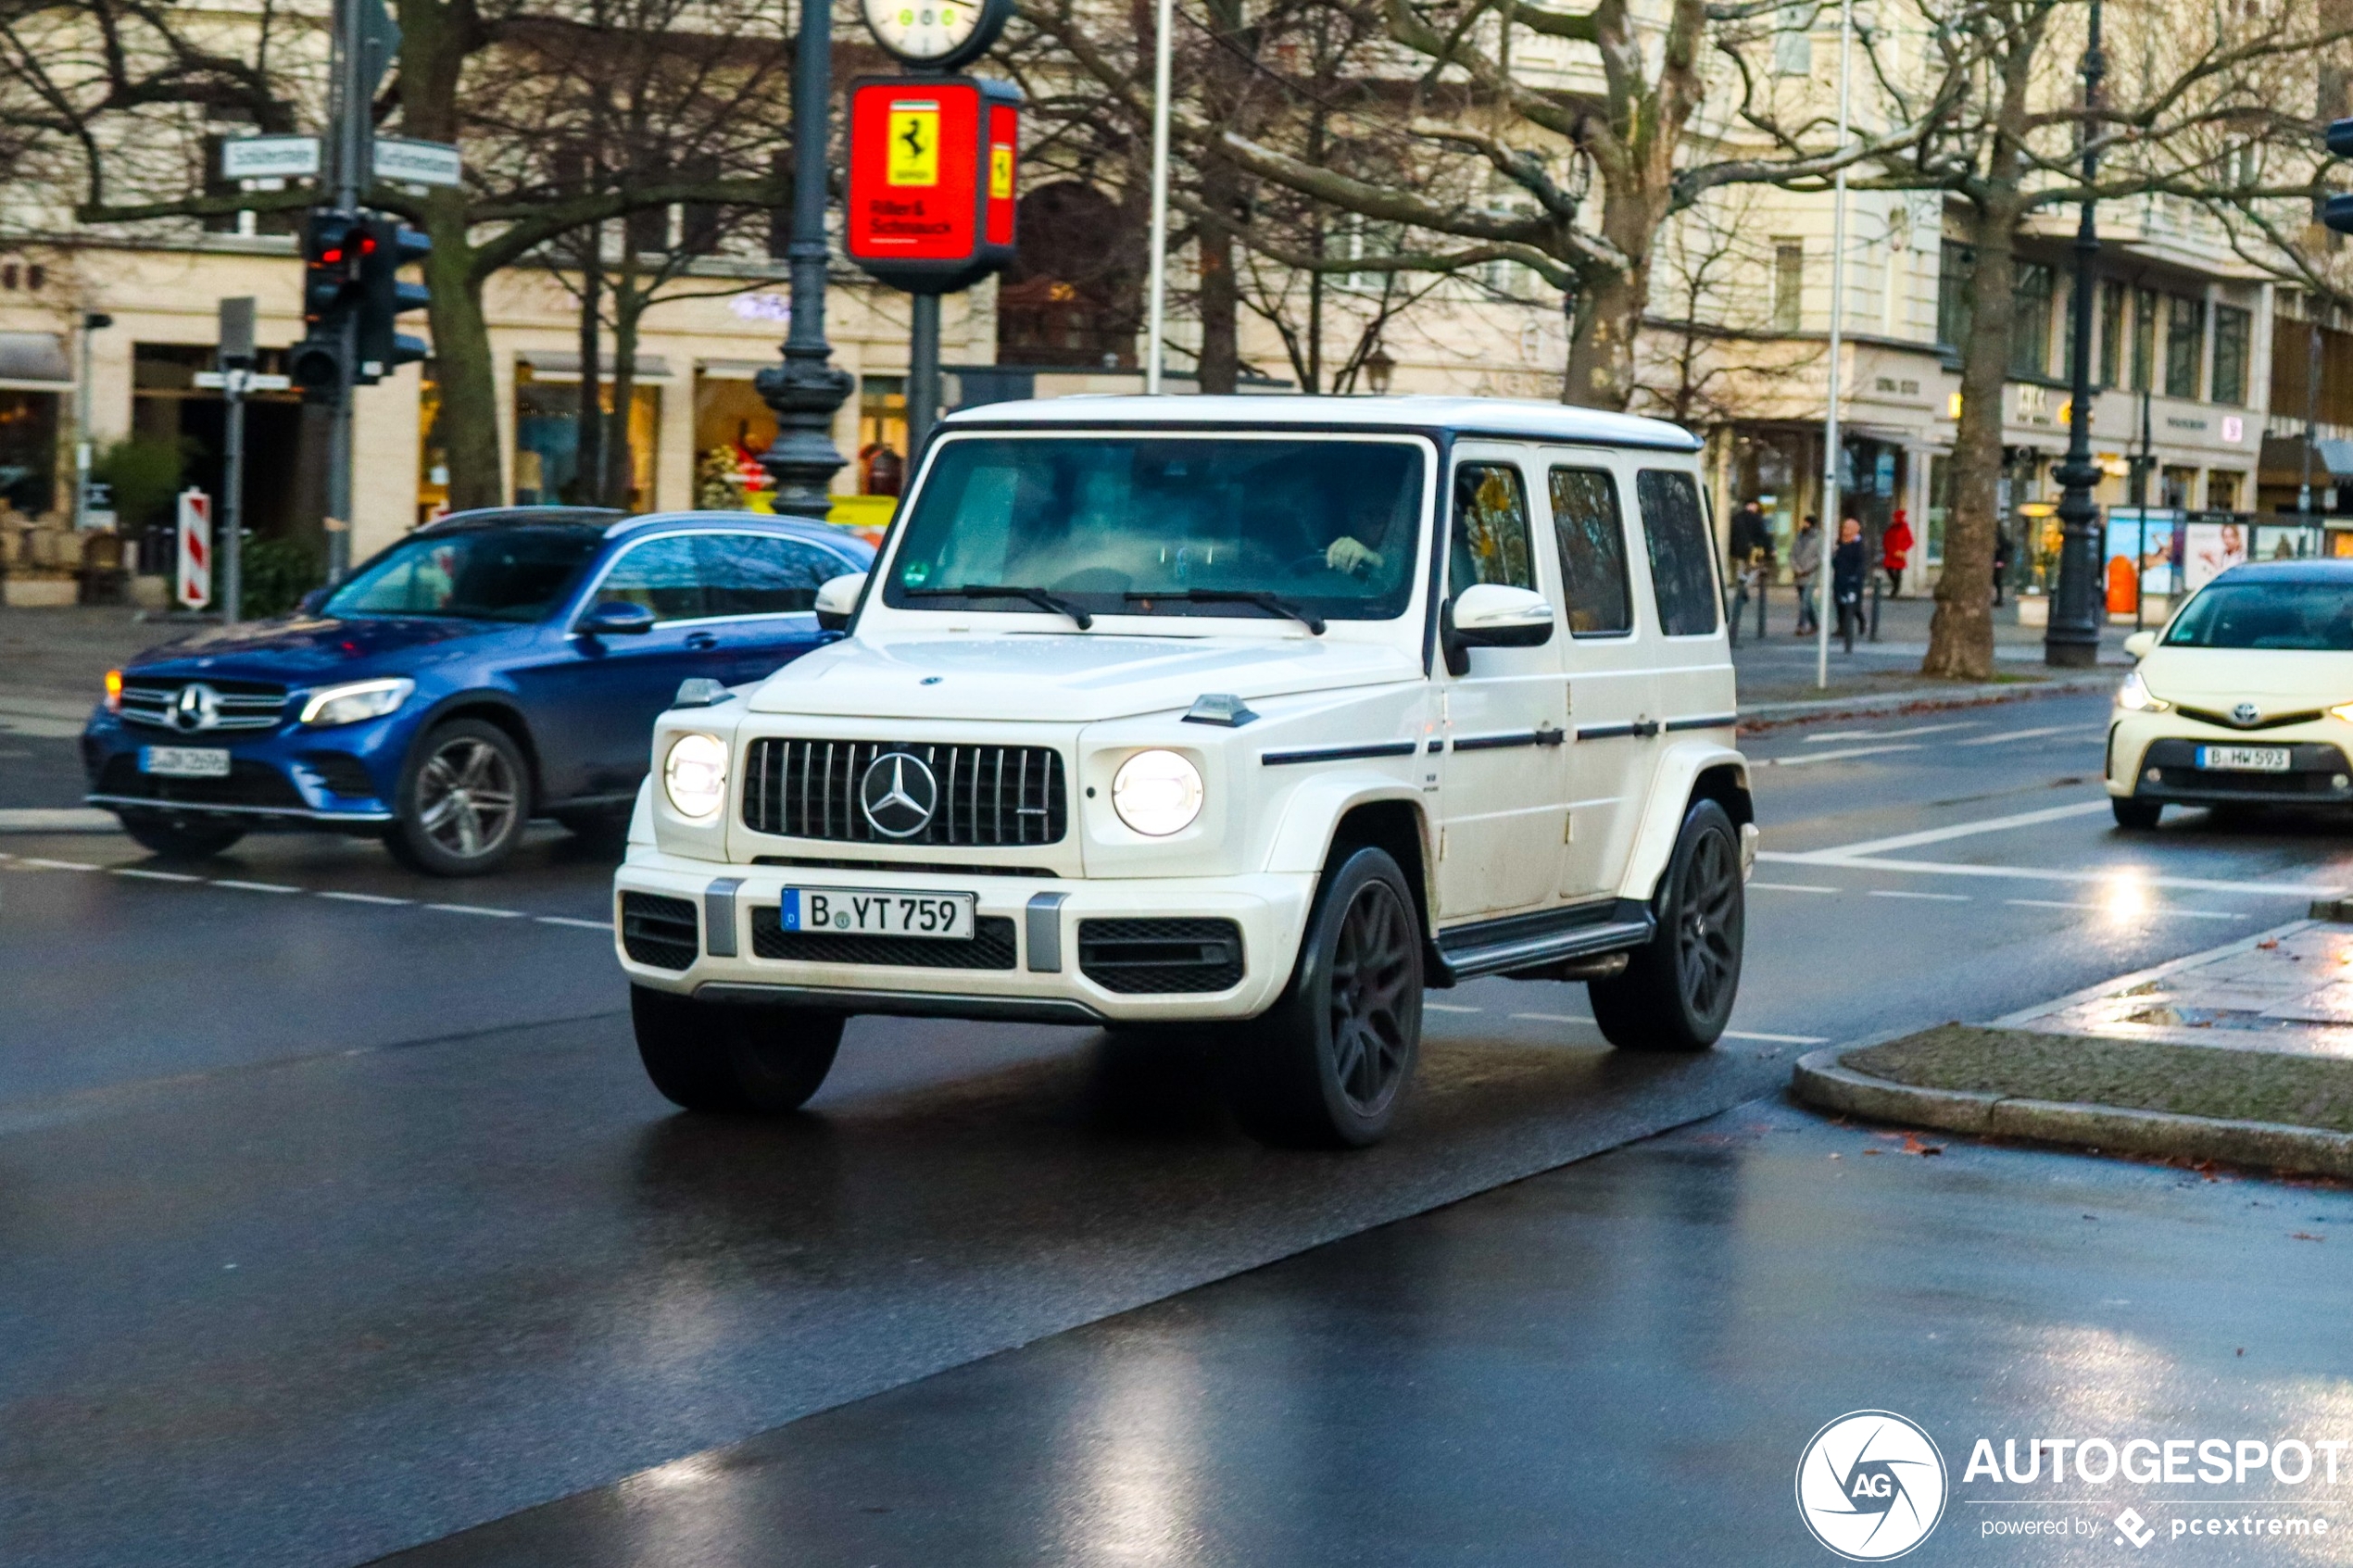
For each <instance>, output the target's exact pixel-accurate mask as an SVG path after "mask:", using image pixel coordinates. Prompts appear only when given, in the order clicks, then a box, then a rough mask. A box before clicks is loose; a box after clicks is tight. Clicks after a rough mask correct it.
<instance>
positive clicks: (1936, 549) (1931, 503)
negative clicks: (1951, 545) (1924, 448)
mask: <svg viewBox="0 0 2353 1568" xmlns="http://www.w3.org/2000/svg"><path fill="white" fill-rule="evenodd" d="M1952 517H1953V459H1952V458H1948V457H1944V456H1941V455H1932V456H1931V457H1930V458H1929V459H1928V527H1927V528H1926V529H1925V530H1924V531H1923V533H1922V538H1921V542H1920V550H1921V553H1922V556H1923V558H1925V559H1926V560H1927V562H1928V564H1929V565H1931V566H1942V565H1944V525H1945V524H1946V523H1947V522H1949V521H1952Z"/></svg>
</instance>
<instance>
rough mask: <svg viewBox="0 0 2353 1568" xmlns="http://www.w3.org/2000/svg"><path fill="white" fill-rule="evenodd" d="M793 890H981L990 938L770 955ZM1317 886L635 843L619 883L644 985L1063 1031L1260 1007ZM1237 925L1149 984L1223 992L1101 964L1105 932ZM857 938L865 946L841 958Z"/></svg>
mask: <svg viewBox="0 0 2353 1568" xmlns="http://www.w3.org/2000/svg"><path fill="white" fill-rule="evenodd" d="M786 887H796V888H841V889H845V890H848V889H861V888H878V889H905V890H908V891H921V892H927V893H971V894H974V895H975V896H976V899H975V902H976V906H977V913H978V917H979V921H980V923H981V926H982V931H981V934H980V935H978V936H976V937H975V939H974V940H973V941H972V942H970V943H964V942H958V943H954V944H943V945H939V946H938V949H937V950H938V953H939V956H940V957H941V959H942V960H943V961H941V962H937V963H932V962H927V961H925V960H928V959H929V958H931V957H932V956H933V945H931V944H928V943H926V942H925V939H922V938H912V937H900V938H875V939H858V938H849V939H844V940H843V943H842V945H841V947H840V948H837V949H836V950H834V951H831V952H829V953H827V954H826V956H825V957H824V958H823V959H822V960H817V959H811V958H806V957H800V956H762V953H763V949H764V950H765V952H766V953H768V954H771V955H777V954H779V953H780V949H782V948H784V947H786V946H788V945H789V944H787V943H786V942H785V941H783V940H780V937H779V933H778V928H777V926H776V922H775V919H774V910H775V909H776V906H777V903H778V901H779V898H780V897H781V895H782V892H783V890H784V889H785V888H786ZM632 895H635V896H637V897H636V898H635V899H633V898H632ZM1313 897H1315V876H1314V874H1313V873H1302V874H1277V873H1273V872H1261V873H1256V874H1252V875H1247V876H1231V877H1190V878H1180V877H1170V878H1129V879H1116V880H1114V879H1101V880H1091V881H1090V880H1082V879H1078V878H1067V879H1065V878H1054V877H1024V876H993V875H985V874H984V875H968V874H967V875H959V874H955V873H949V872H888V871H882V870H857V871H843V870H836V869H830V868H829V869H824V870H817V869H812V868H807V867H790V868H787V867H783V866H758V865H754V866H742V865H723V864H719V863H716V862H712V861H705V860H693V859H686V858H685V857H683V856H674V855H664V854H661V853H660V852H659V851H656V850H652V849H650V848H648V847H646V846H644V845H634V846H632V847H631V849H630V856H629V859H628V861H627V863H625V864H624V865H623V866H622V868H621V869H620V871H619V872H616V873H615V874H614V877H613V933H614V948H615V952H616V954H617V956H618V957H619V959H620V960H621V967H622V968H623V970H624V971H625V972H627V973H628V975H629V978H630V979H631V980H632V981H633V982H635V984H637V985H646V986H650V987H652V988H654V989H657V990H662V991H672V992H677V993H680V994H683V995H687V996H694V997H700V998H702V999H704V1000H707V1001H728V1002H749V1003H759V1002H765V1003H782V1004H788V1005H794V1006H801V1007H810V1008H816V1009H821V1010H827V1011H837V1012H848V1013H897V1014H910V1015H916V1016H930V1017H947V1018H975V1019H1023V1020H1032V1021H1038V1022H1056V1023H1104V1022H1135V1023H1142V1022H1155V1021H1160V1022H1176V1021H1180V1020H1190V1019H1240V1018H1252V1017H1255V1016H1256V1015H1257V1014H1259V1013H1261V1012H1264V1011H1265V1010H1266V1009H1267V1008H1268V1007H1269V1006H1271V1005H1272V1004H1273V1003H1274V1001H1275V998H1276V997H1277V996H1279V995H1280V994H1281V992H1282V989H1283V986H1284V985H1285V983H1286V982H1288V981H1289V980H1290V972H1291V966H1292V963H1293V962H1294V960H1295V959H1296V956H1297V953H1298V948H1299V940H1300V933H1301V931H1302V929H1303V927H1304V926H1305V924H1306V920H1307V909H1308V905H1309V903H1310V901H1311V900H1312V899H1313ZM648 899H654V900H671V901H672V902H670V903H668V904H661V905H657V904H654V903H651V902H648ZM649 913H650V915H651V916H652V917H653V918H652V919H650V920H649V919H648V915H649ZM688 921H691V932H689V929H688V926H687V923H686V922H688ZM1107 922H1119V923H1118V924H1116V925H1114V924H1110V923H1107ZM1227 930H1230V932H1231V933H1232V936H1233V939H1234V940H1233V943H1232V946H1237V947H1239V952H1238V953H1235V954H1233V957H1234V959H1235V960H1237V962H1236V963H1235V964H1233V965H1220V964H1216V963H1202V964H1196V965H1191V966H1183V965H1178V966H1172V968H1171V969H1170V970H1168V971H1167V972H1166V973H1165V974H1164V976H1162V977H1160V978H1155V979H1147V980H1146V981H1145V982H1144V983H1145V984H1148V985H1159V984H1164V983H1166V981H1167V980H1168V979H1169V978H1171V977H1173V978H1174V979H1175V981H1176V983H1177V984H1193V983H1202V984H1210V985H1215V986H1216V987H1217V988H1216V989H1214V990H1148V991H1141V992H1139V991H1138V990H1136V989H1134V988H1133V986H1134V985H1137V984H1138V981H1137V979H1136V978H1135V974H1136V972H1135V971H1133V970H1128V971H1126V972H1122V971H1121V970H1120V969H1119V968H1117V967H1114V965H1113V964H1112V962H1111V961H1110V960H1106V959H1104V958H1103V956H1102V955H1104V954H1106V953H1109V952H1113V951H1115V950H1116V949H1114V948H1113V947H1111V946H1109V944H1108V943H1107V941H1106V940H1104V939H1102V936H1101V935H1100V934H1107V933H1112V932H1117V933H1120V934H1122V935H1132V934H1136V933H1139V932H1140V933H1143V934H1145V935H1151V934H1152V933H1155V932H1159V933H1166V934H1172V935H1175V936H1176V937H1177V938H1179V939H1180V940H1179V941H1178V942H1176V944H1174V945H1173V946H1174V947H1176V949H1177V950H1182V949H1183V948H1185V947H1187V946H1188V945H1189V944H1192V943H1193V942H1194V939H1196V938H1205V939H1206V940H1205V941H1203V942H1202V944H1201V947H1202V956H1204V957H1206V956H1210V955H1211V954H1212V952H1213V950H1214V949H1217V948H1219V947H1220V945H1221V944H1223V943H1224V942H1225V938H1223V937H1222V936H1218V935H1214V934H1216V933H1219V932H1223V931H1227ZM861 942H863V947H862V950H859V951H857V952H855V953H854V954H853V953H850V952H848V951H846V950H845V949H849V948H850V947H853V946H854V945H857V944H860V943H861ZM1170 946H1172V945H1170V944H1164V945H1163V948H1164V949H1165V948H1167V947H1170ZM633 947H634V948H635V953H634V954H633V952H632V948H633ZM1127 950H1128V951H1130V952H1148V951H1151V950H1153V949H1151V948H1150V947H1130V948H1129V949H1127ZM649 959H650V960H657V961H647V960H649ZM1236 967H1238V968H1239V978H1238V979H1236V978H1234V977H1233V976H1232V969H1233V968H1236ZM1106 982H1109V983H1108V984H1107V983H1106Z"/></svg>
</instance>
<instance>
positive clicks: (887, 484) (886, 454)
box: [858, 376, 907, 495]
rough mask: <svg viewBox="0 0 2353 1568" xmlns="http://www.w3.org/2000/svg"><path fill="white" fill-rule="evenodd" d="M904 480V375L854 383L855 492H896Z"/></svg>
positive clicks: (905, 473) (905, 479) (905, 433)
mask: <svg viewBox="0 0 2353 1568" xmlns="http://www.w3.org/2000/svg"><path fill="white" fill-rule="evenodd" d="M906 483H907V378H906V377H905V376H864V377H862V378H860V380H859V383H858V493H859V494H860V495H898V494H899V493H900V490H901V489H902V488H904V486H905V484H906Z"/></svg>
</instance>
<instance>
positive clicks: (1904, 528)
mask: <svg viewBox="0 0 2353 1568" xmlns="http://www.w3.org/2000/svg"><path fill="white" fill-rule="evenodd" d="M1879 548H1880V558H1879V564H1880V570H1881V571H1884V572H1886V573H1887V596H1888V597H1889V598H1891V599H1900V598H1902V597H1903V596H1904V563H1905V562H1906V560H1908V559H1909V558H1911V554H1912V525H1911V524H1910V523H1908V522H1906V521H1904V508H1901V507H1898V508H1895V516H1894V518H1893V519H1892V520H1891V521H1889V522H1888V525H1887V532H1886V533H1882V534H1881V535H1880V540H1879Z"/></svg>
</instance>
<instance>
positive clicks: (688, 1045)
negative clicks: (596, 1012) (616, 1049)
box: [629, 985, 848, 1116]
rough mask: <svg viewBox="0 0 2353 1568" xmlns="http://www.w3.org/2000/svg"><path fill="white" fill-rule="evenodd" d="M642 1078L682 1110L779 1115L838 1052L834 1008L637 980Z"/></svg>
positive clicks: (814, 1085) (635, 1020)
mask: <svg viewBox="0 0 2353 1568" xmlns="http://www.w3.org/2000/svg"><path fill="white" fill-rule="evenodd" d="M629 1020H630V1022H631V1023H632V1024H634V1025H635V1028H636V1034H637V1056H638V1060H641V1061H643V1062H644V1063H645V1064H646V1076H647V1077H648V1078H650V1079H652V1080H653V1085H654V1087H655V1088H657V1089H659V1090H661V1093H662V1097H663V1098H665V1099H668V1100H669V1101H670V1102H671V1103H672V1104H673V1105H678V1106H683V1107H685V1108H686V1110H699V1111H707V1112H716V1113H721V1114H733V1115H739V1116H740V1115H749V1116H781V1115H783V1114H784V1113H785V1112H786V1111H791V1110H799V1109H800V1108H801V1107H802V1106H803V1105H806V1104H807V1103H808V1102H809V1097H810V1096H812V1095H813V1094H815V1093H816V1092H817V1090H818V1087H819V1086H820V1085H823V1084H824V1081H825V1074H826V1073H830V1072H832V1071H833V1066H834V1055H835V1053H836V1052H837V1051H838V1050H840V1049H841V1032H842V1026H843V1025H844V1024H845V1023H846V1022H848V1020H846V1019H844V1018H843V1017H842V1016H841V1015H840V1014H838V1013H822V1012H806V1011H803V1010H799V1009H797V1008H770V1007H737V1006H735V1005H733V1004H730V1003H722V1002H698V1001H696V1000H695V999H694V998H693V997H681V996H676V995H673V993H671V992H668V991H656V990H653V989H651V988H649V987H648V986H644V985H632V986H631V987H630V988H629Z"/></svg>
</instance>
